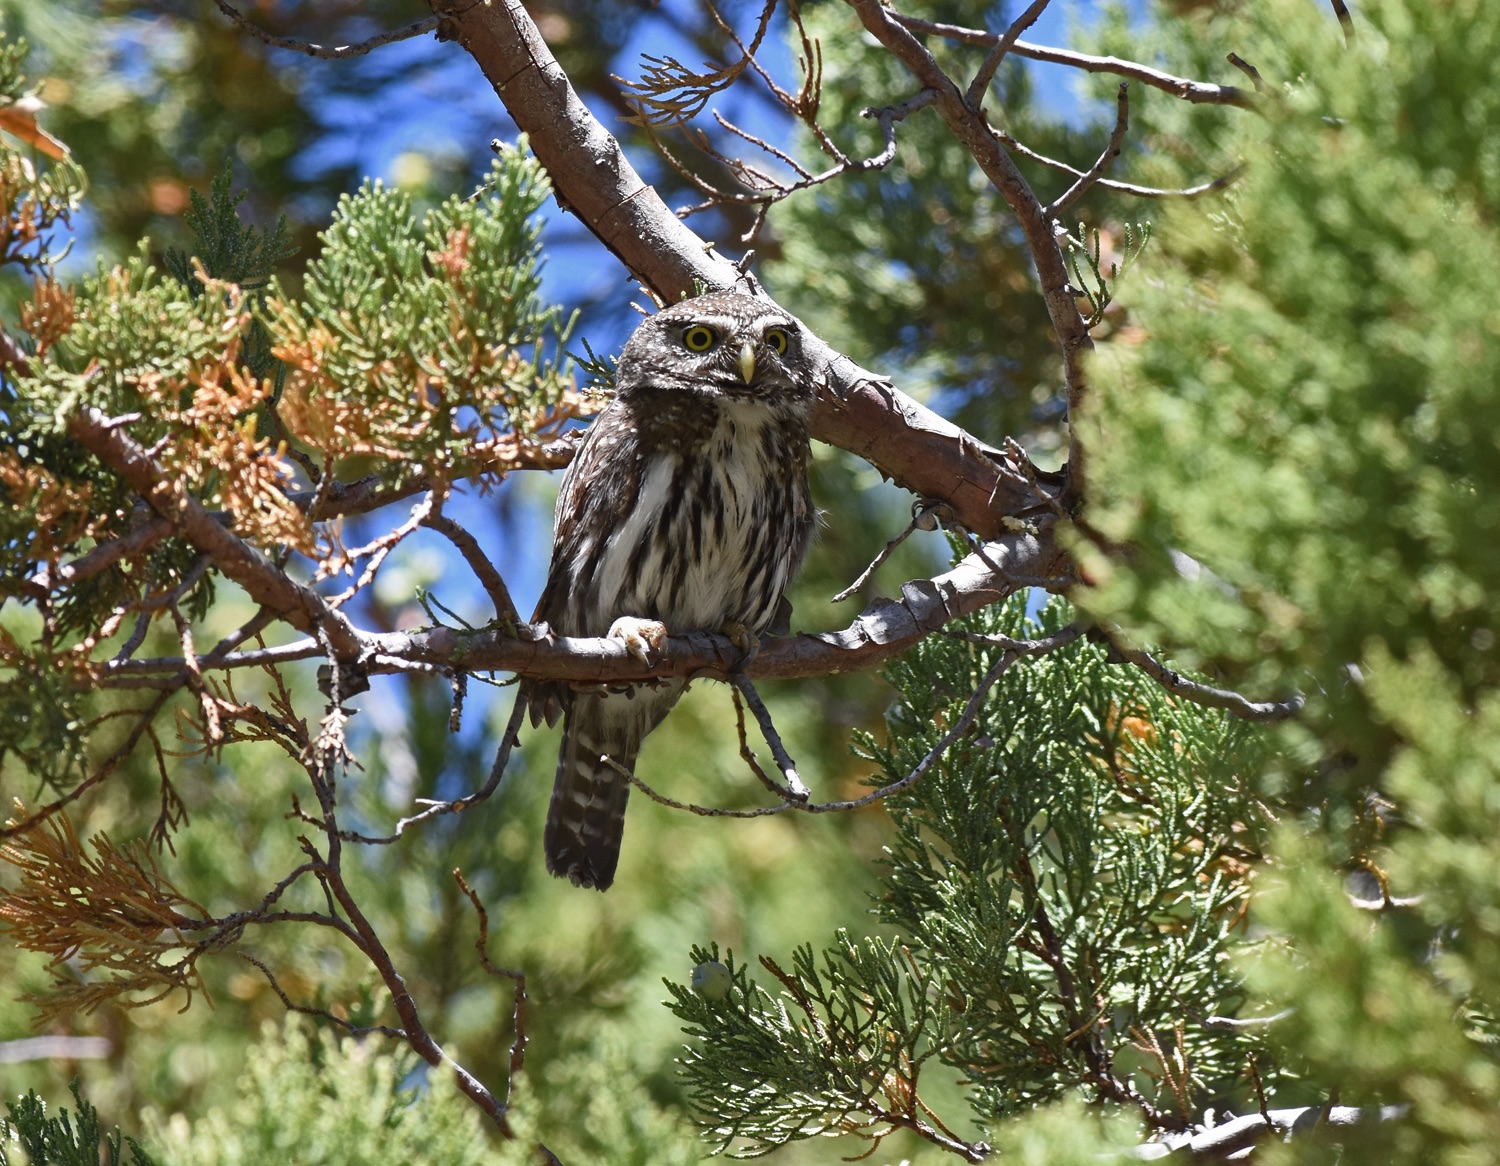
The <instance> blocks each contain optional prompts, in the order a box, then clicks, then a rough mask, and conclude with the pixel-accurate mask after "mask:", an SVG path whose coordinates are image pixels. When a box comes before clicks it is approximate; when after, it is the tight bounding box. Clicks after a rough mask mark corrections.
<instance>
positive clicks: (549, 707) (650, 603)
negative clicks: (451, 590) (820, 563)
mask: <svg viewBox="0 0 1500 1166" xmlns="http://www.w3.org/2000/svg"><path fill="white" fill-rule="evenodd" d="M615 388H616V395H615V398H614V400H613V401H612V402H611V403H610V405H609V407H608V408H607V409H605V410H604V412H603V413H601V414H600V415H599V417H598V419H597V420H596V421H595V422H594V424H593V426H592V428H591V429H590V430H589V432H588V435H587V436H586V437H585V439H584V441H583V443H582V445H581V446H580V447H579V450H578V453H577V455H576V456H575V457H574V459H573V463H572V465H570V466H569V467H568V471H567V474H566V475H565V476H564V478H563V482H562V490H561V493H560V494H559V496H558V500H557V520H556V533H555V534H554V536H553V542H552V565H551V569H550V571H549V573H548V576H547V585H546V588H545V590H544V591H543V592H542V598H541V601H540V602H539V603H538V605H537V609H536V615H535V616H534V617H533V620H534V621H536V620H544V621H546V623H547V624H549V625H550V626H551V628H552V630H553V632H555V633H556V634H558V635H560V636H605V635H609V636H615V637H618V638H621V639H624V640H625V642H626V644H627V646H629V647H630V648H631V650H632V651H633V652H635V653H636V654H637V655H642V656H643V657H644V655H645V654H646V650H647V649H646V645H647V644H648V643H651V642H655V641H656V640H657V639H658V638H659V637H660V636H661V635H662V634H664V633H670V634H674V635H676V634H680V633H684V632H690V631H710V632H718V631H726V630H731V631H733V632H736V633H738V632H739V631H740V629H743V632H744V633H747V634H748V635H749V636H750V637H758V636H760V634H761V633H763V632H766V631H768V630H771V629H772V625H773V624H775V623H777V622H778V614H779V613H781V612H784V610H785V608H784V602H785V601H784V598H783V594H784V592H785V590H786V587H787V584H788V583H789V582H790V580H791V579H792V576H793V575H794V574H795V573H796V571H797V568H798V566H799V565H800V563H801V561H802V557H803V554H804V553H805V551H806V550H807V544H808V540H809V539H810V537H811V535H812V530H813V515H814V512H813V505H812V501H811V498H810V497H809V494H808V487H807V464H808V456H809V451H808V437H807V415H808V411H809V410H810V409H811V407H812V403H813V394H814V387H813V377H812V375H811V372H810V370H809V368H808V365H807V359H806V357H805V356H804V354H803V347H802V338H801V328H800V325H798V323H797V322H796V321H795V320H793V319H792V318H791V317H790V316H788V315H787V314H786V313H785V312H783V311H781V310H780V309H778V308H777V307H776V306H775V305H774V304H771V303H768V302H766V301H764V300H760V299H755V298H753V297H751V296H743V295H727V294H716V295H705V296H699V297H697V298H696V299H690V300H685V301H683V302H682V303H679V304H674V305H673V306H672V307H670V308H667V309H665V310H664V311H661V312H659V313H657V314H656V315H654V316H651V317H649V318H647V319H646V320H644V321H643V322H642V323H641V325H640V327H638V328H637V329H636V331H635V334H634V335H633V336H631V338H630V340H629V342H628V343H627V344H626V345H625V351H624V352H623V353H622V354H621V356H620V363H619V368H618V370H617V372H616V376H615ZM784 619H785V617H784V615H782V621H783V622H784ZM778 630H780V629H778ZM682 688H683V682H682V681H680V680H663V681H658V682H655V683H650V684H638V685H631V686H628V687H624V688H611V689H608V690H602V689H600V690H591V691H573V690H571V689H569V688H568V687H567V686H566V685H563V684H559V683H547V682H535V683H532V684H531V685H530V686H529V687H528V689H527V691H526V698H527V699H529V700H530V702H531V716H532V721H533V723H535V722H536V721H537V719H538V718H540V717H545V718H546V719H547V721H548V723H549V724H550V723H553V722H554V721H555V720H556V718H557V716H558V715H559V713H560V714H561V715H562V716H563V740H562V751H561V754H560V755H559V757H558V762H557V780H556V783H555V785H554V786H553V790H552V804H551V806H550V808H549V810H548V813H547V830H546V836H545V848H546V854H547V869H548V870H550V871H551V872H552V873H553V874H555V875H558V876H560V877H564V878H569V879H571V880H572V881H573V882H574V883H575V884H577V885H578V886H584V887H597V888H598V889H599V890H601V891H602V890H604V889H605V888H606V887H608V886H609V885H610V883H611V882H612V881H613V880H614V875H615V865H616V863H617V862H618V860H619V855H620V838H621V834H622V832H623V830H624V825H625V802H626V798H627V797H628V795H629V793H630V783H629V782H628V781H627V780H626V778H625V777H624V775H623V774H622V773H621V772H620V771H621V770H624V771H626V772H634V768H635V760H636V756H637V754H638V753H639V752H640V748H641V742H642V740H643V739H644V738H645V736H646V734H647V733H649V732H650V731H651V730H652V729H654V728H655V727H656V726H657V725H658V724H660V723H661V720H662V718H663V717H665V716H666V715H667V713H668V712H669V711H671V708H672V706H673V705H674V704H676V703H677V698H678V696H680V695H681V693H682ZM611 763H613V764H611ZM617 766H618V767H619V768H616V767H617Z"/></svg>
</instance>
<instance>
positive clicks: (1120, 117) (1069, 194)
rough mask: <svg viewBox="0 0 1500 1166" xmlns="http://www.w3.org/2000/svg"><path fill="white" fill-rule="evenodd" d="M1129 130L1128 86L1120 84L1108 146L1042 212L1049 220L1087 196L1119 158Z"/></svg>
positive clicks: (1122, 82) (1124, 83) (1125, 83)
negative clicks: (1076, 179) (1126, 132)
mask: <svg viewBox="0 0 1500 1166" xmlns="http://www.w3.org/2000/svg"><path fill="white" fill-rule="evenodd" d="M1129 128H1130V85H1129V84H1128V83H1127V82H1125V81H1121V82H1120V89H1119V92H1118V93H1116V95H1115V128H1114V129H1113V130H1112V131H1111V132H1110V135H1109V144H1108V145H1106V146H1105V147H1104V152H1103V153H1102V154H1100V155H1099V160H1098V161H1097V162H1095V163H1094V164H1093V166H1091V167H1090V168H1089V169H1088V171H1087V172H1086V173H1083V174H1080V175H1079V176H1078V181H1076V182H1074V183H1073V185H1072V186H1070V187H1068V189H1067V190H1065V191H1063V193H1062V194H1060V195H1058V196H1057V197H1056V198H1055V199H1053V200H1052V202H1051V203H1050V204H1049V205H1048V207H1047V209H1046V210H1045V211H1044V212H1043V213H1044V214H1045V215H1046V216H1047V217H1048V218H1049V219H1051V218H1056V217H1057V216H1058V215H1060V214H1061V213H1062V212H1063V211H1065V210H1067V209H1068V207H1070V206H1072V205H1073V204H1074V203H1075V202H1077V201H1078V200H1079V199H1080V198H1082V197H1083V196H1084V195H1085V194H1087V193H1088V192H1089V191H1090V190H1091V189H1092V188H1093V186H1094V184H1095V183H1097V182H1098V181H1099V180H1100V179H1101V178H1103V177H1104V172H1105V171H1106V170H1108V169H1109V168H1110V165H1111V164H1112V163H1113V162H1114V160H1115V159H1116V158H1118V157H1119V156H1120V144H1121V143H1122V142H1124V140H1125V131H1126V130H1128V129H1129Z"/></svg>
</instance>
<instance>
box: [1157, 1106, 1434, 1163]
mask: <svg viewBox="0 0 1500 1166" xmlns="http://www.w3.org/2000/svg"><path fill="white" fill-rule="evenodd" d="M1408 1110H1409V1107H1408V1106H1405V1105H1382V1106H1379V1107H1378V1108H1377V1107H1375V1106H1367V1107H1360V1106H1354V1105H1333V1106H1328V1105H1305V1106H1301V1107H1299V1108H1297V1109H1272V1110H1267V1111H1266V1113H1265V1114H1264V1115H1262V1114H1259V1113H1250V1114H1246V1115H1245V1116H1244V1117H1236V1118H1231V1119H1230V1120H1229V1121H1226V1122H1222V1123H1220V1124H1219V1125H1216V1126H1207V1127H1203V1126H1199V1127H1197V1128H1195V1129H1191V1130H1184V1131H1183V1132H1181V1133H1168V1134H1163V1135H1162V1136H1161V1138H1160V1139H1159V1140H1157V1141H1154V1142H1147V1143H1146V1144H1145V1145H1142V1146H1137V1147H1136V1150H1135V1156H1136V1157H1137V1158H1139V1159H1141V1160H1142V1161H1147V1162H1150V1161H1155V1160H1156V1159H1158V1158H1168V1157H1171V1158H1173V1159H1174V1160H1176V1159H1186V1160H1194V1159H1197V1160H1201V1161H1224V1160H1225V1159H1228V1158H1231V1157H1238V1156H1239V1155H1240V1154H1242V1153H1243V1152H1244V1151H1246V1150H1248V1149H1249V1148H1250V1147H1251V1146H1253V1145H1255V1144H1256V1143H1257V1142H1259V1141H1260V1140H1261V1139H1262V1138H1265V1137H1267V1136H1269V1135H1271V1134H1276V1135H1278V1136H1280V1137H1282V1138H1289V1137H1291V1135H1293V1134H1296V1133H1310V1132H1311V1131H1312V1130H1313V1129H1314V1128H1315V1127H1317V1126H1319V1125H1320V1124H1324V1125H1332V1126H1341V1127H1347V1126H1354V1125H1360V1124H1362V1123H1365V1122H1373V1121H1395V1120H1397V1119H1398V1118H1402V1117H1405V1116H1406V1114H1407V1112H1408Z"/></svg>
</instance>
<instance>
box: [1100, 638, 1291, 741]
mask: <svg viewBox="0 0 1500 1166" xmlns="http://www.w3.org/2000/svg"><path fill="white" fill-rule="evenodd" d="M1105 638H1106V639H1107V640H1108V641H1109V646H1110V647H1111V648H1113V649H1114V650H1115V652H1117V653H1118V654H1119V655H1120V656H1121V657H1122V658H1123V659H1124V660H1126V661H1127V662H1128V663H1131V664H1134V665H1135V666H1136V667H1137V668H1139V669H1140V670H1141V671H1142V672H1144V673H1145V674H1146V675H1147V676H1149V677H1151V679H1152V680H1154V681H1156V682H1157V683H1158V684H1160V685H1161V686H1162V687H1163V688H1165V689H1166V690H1167V691H1168V692H1170V693H1171V694H1172V695H1173V696H1180V697H1182V698H1183V699H1184V700H1190V701H1192V702H1193V703H1194V704H1198V705H1202V706H1203V707H1205V708H1213V709H1225V710H1226V711H1228V712H1231V713H1233V714H1234V715H1235V716H1237V717H1241V718H1243V719H1244V720H1247V721H1285V720H1289V719H1290V718H1292V717H1294V716H1296V715H1297V714H1298V713H1299V712H1301V711H1302V706H1303V705H1304V704H1305V703H1306V702H1305V701H1304V700H1303V698H1302V697H1301V696H1294V697H1293V698H1292V699H1291V700H1281V701H1274V700H1251V699H1250V698H1249V697H1248V696H1244V695H1242V694H1241V693H1238V692H1235V691H1233V690H1232V689H1228V688H1214V687H1213V686H1212V685H1209V684H1204V683H1203V682H1202V681H1199V680H1189V679H1188V678H1187V677H1186V676H1183V675H1182V674H1181V673H1180V672H1174V671H1172V669H1170V668H1168V667H1167V666H1166V665H1165V664H1163V663H1162V662H1161V661H1160V660H1158V659H1157V658H1156V657H1155V656H1152V655H1151V654H1150V653H1149V652H1143V651H1141V649H1139V648H1133V647H1131V646H1130V645H1129V644H1126V643H1124V642H1122V641H1121V640H1120V639H1119V637H1118V636H1115V635H1111V634H1109V633H1107V632H1106V633H1105Z"/></svg>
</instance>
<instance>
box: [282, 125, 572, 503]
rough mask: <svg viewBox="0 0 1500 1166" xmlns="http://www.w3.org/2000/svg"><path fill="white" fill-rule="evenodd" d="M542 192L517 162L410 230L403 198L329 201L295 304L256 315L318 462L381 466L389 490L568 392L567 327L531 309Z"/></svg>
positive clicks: (368, 189)
mask: <svg viewBox="0 0 1500 1166" xmlns="http://www.w3.org/2000/svg"><path fill="white" fill-rule="evenodd" d="M548 190H549V188H548V185H547V181H546V178H545V175H544V174H543V172H542V169H541V167H540V166H539V165H538V164H537V163H536V162H535V161H533V160H531V159H530V158H528V157H527V156H526V155H525V154H524V153H523V152H522V148H520V147H517V148H506V149H504V150H503V151H502V152H501V154H500V157H499V158H497V159H496V161H495V164H494V167H493V168H492V170H491V171H490V175H489V178H488V179H487V181H486V182H485V184H484V185H483V186H482V187H481V188H480V189H479V190H478V191H477V192H476V193H475V194H474V195H473V196H471V197H469V198H459V197H457V196H454V197H452V198H449V199H448V200H447V201H446V202H444V203H443V204H442V205H441V206H439V207H437V208H435V209H433V210H430V211H428V212H427V213H426V214H424V215H423V217H422V219H421V221H420V222H419V221H418V220H417V219H416V218H415V217H414V215H413V213H412V206H411V199H410V198H409V197H408V196H407V195H405V194H404V193H401V192H399V191H395V190H391V189H388V188H387V187H385V186H384V185H383V184H381V183H379V182H375V183H366V184H365V186H363V187H362V188H361V189H360V191H359V193H358V194H356V195H353V196H345V197H344V198H343V199H341V200H340V202H339V206H338V210H337V211H336V213H335V215H334V220H333V223H332V225H331V226H330V227H329V228H328V230H327V231H325V232H324V233H323V235H322V241H323V249H322V251H321V252H320V253H319V255H318V257H317V258H316V259H314V260H313V261H312V262H311V263H310V264H309V265H308V269H307V273H306V279H305V295H306V299H305V301H303V302H294V301H291V300H288V299H286V298H283V297H281V296H279V295H276V294H273V295H272V297H271V301H270V309H269V323H270V325H271V328H272V331H273V332H274V333H275V335H276V338H277V352H278V354H279V355H280V356H281V358H282V359H283V360H284V361H286V362H287V364H288V366H289V375H288V381H287V386H286V391H285V394H284V397H283V401H282V406H281V410H282V414H283V416H284V418H285V419H286V421H287V424H288V426H289V428H290V429H291V430H292V432H293V433H294V434H296V435H298V436H299V437H301V438H302V439H303V440H305V441H307V442H308V443H309V444H311V445H313V446H314V447H315V448H317V449H319V450H321V451H322V452H323V453H324V455H325V456H328V457H339V456H345V455H349V454H376V455H378V456H381V457H383V458H386V459H389V460H391V461H393V462H395V463H396V465H395V466H394V467H393V468H394V469H396V470H397V472H398V474H399V473H404V472H414V471H415V470H416V469H420V468H424V467H425V468H435V466H436V465H439V464H448V463H452V462H454V461H456V460H459V459H460V458H461V457H462V456H463V454H464V453H466V452H467V451H468V450H469V448H470V447H471V446H472V445H473V444H474V442H475V441H476V440H479V439H481V438H484V437H495V436H498V435H499V434H501V433H503V432H512V431H513V432H517V433H527V432H530V431H531V430H533V429H534V428H535V427H536V426H537V425H539V424H541V423H542V421H543V420H544V419H545V418H546V417H547V416H548V414H549V412H550V410H551V409H552V408H553V407H554V406H555V405H556V404H557V403H558V402H559V401H560V400H561V397H562V393H563V390H564V388H565V387H566V386H567V385H568V383H569V372H568V366H567V363H566V362H565V360H564V359H563V358H562V357H561V355H560V350H561V345H562V344H563V343H564V342H565V341H566V338H567V333H568V327H569V325H568V324H567V323H565V322H564V320H563V318H562V312H561V309H559V308H557V307H542V306H541V305H540V304H539V303H538V299H537V297H538V293H539V289H540V286H541V261H540V252H539V247H538V242H537V235H538V231H539V226H538V224H537V222H536V221H535V219H534V217H533V216H534V214H535V212H536V211H537V210H538V208H540V206H541V204H542V201H543V200H544V199H545V198H546V197H547V194H548ZM549 340H550V342H551V345H550V350H549V346H548V341H549ZM523 348H528V349H531V355H529V356H525V355H523V354H522V349H523Z"/></svg>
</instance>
